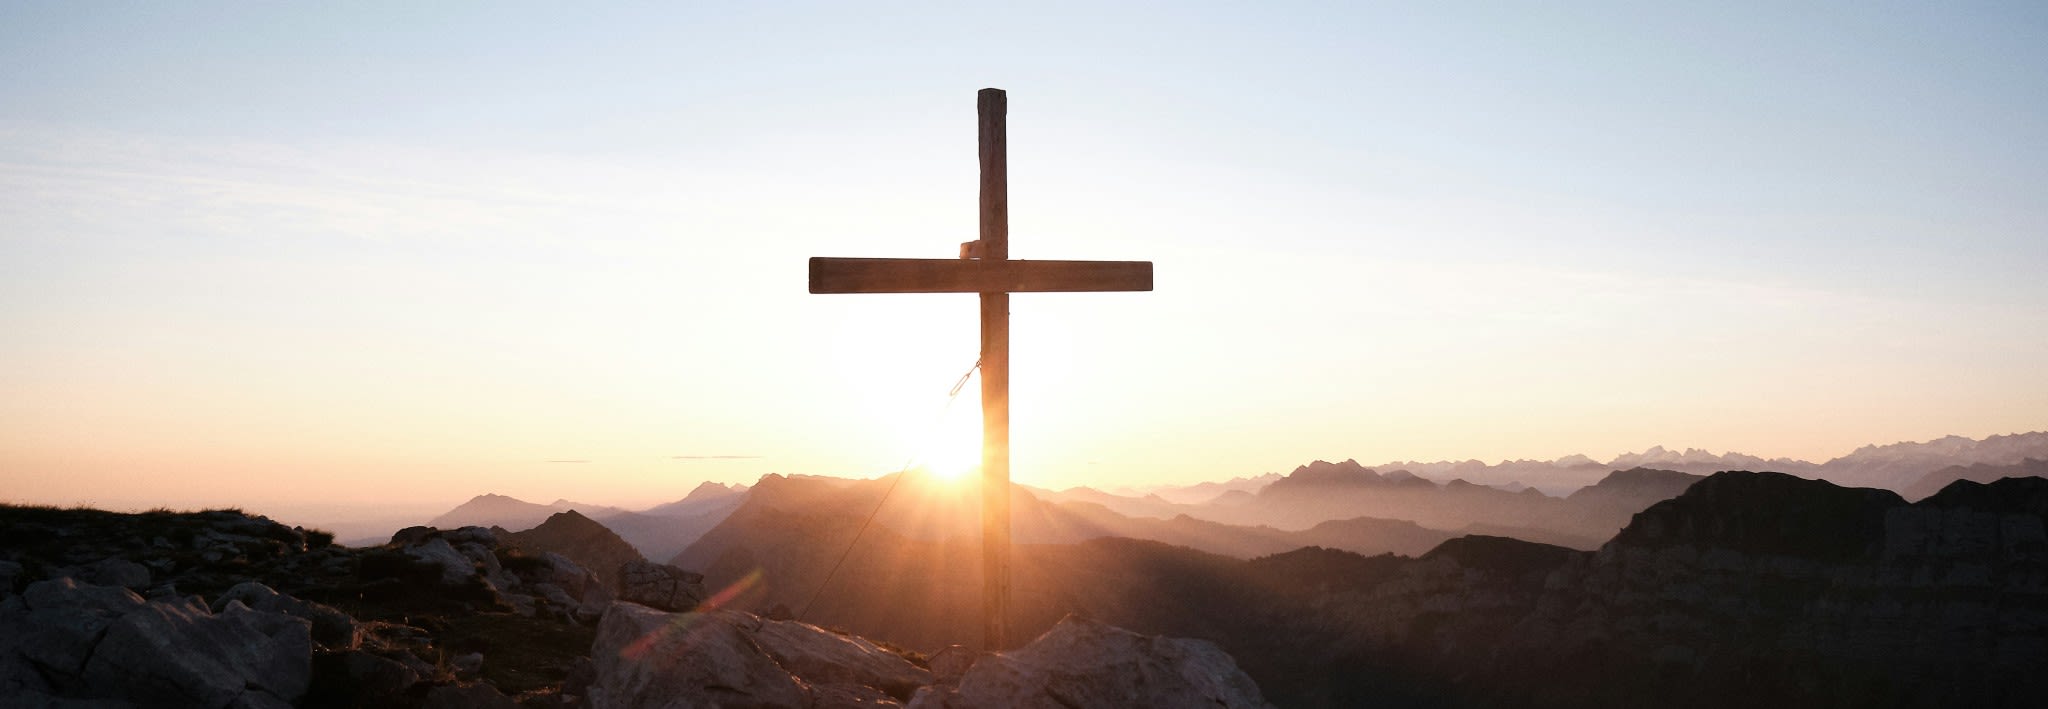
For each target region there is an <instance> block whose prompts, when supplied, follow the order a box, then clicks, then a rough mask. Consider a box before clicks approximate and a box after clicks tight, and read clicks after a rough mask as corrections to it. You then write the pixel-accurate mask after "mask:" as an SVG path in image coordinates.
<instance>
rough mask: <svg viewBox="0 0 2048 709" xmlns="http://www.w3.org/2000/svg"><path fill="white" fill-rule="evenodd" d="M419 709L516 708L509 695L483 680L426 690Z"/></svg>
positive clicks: (516, 704) (515, 703) (516, 705)
mask: <svg viewBox="0 0 2048 709" xmlns="http://www.w3.org/2000/svg"><path fill="white" fill-rule="evenodd" d="M419 706H420V709H518V707H519V704H518V703H517V702H514V701H512V698H511V697H507V696H505V694H504V693H503V692H499V691H498V688H497V687H493V686H491V685H489V684H485V683H483V682H468V683H462V684H444V685H441V686H438V687H435V688H433V689H429V690H427V696H426V700H425V701H423V702H420V705H419Z"/></svg>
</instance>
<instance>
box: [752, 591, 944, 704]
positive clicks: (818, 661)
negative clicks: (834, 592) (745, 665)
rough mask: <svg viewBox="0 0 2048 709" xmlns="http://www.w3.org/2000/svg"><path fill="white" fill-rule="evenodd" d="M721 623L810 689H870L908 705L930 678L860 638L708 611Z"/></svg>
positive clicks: (792, 623) (794, 623)
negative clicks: (811, 686)
mask: <svg viewBox="0 0 2048 709" xmlns="http://www.w3.org/2000/svg"><path fill="white" fill-rule="evenodd" d="M713 615H714V616H715V617H717V618H718V619H719V621H721V622H726V623H731V624H733V625H734V626H736V627H738V628H739V629H740V630H742V631H745V632H746V633H747V635H748V636H749V637H751V638H752V639H753V641H754V644H755V645H756V646H758V647H760V648H761V651H762V652H766V653H768V656H769V657H772V658H775V663H776V664H779V665H781V666H782V669H785V670H789V672H790V673H791V674H794V675H796V676H798V677H802V678H803V679H804V681H805V682H807V683H809V684H814V685H831V684H851V685H860V686H863V687H872V688H875V689H879V690H882V692H883V693H885V694H888V695H890V696H894V697H897V698H900V699H909V698H910V695H911V693H912V692H915V691H917V688H918V687H922V686H925V685H927V684H931V683H932V673H931V671H930V670H927V669H925V668H922V667H918V666H917V665H913V664H910V661H909V660H905V659H903V657H902V656H900V655H897V654H895V653H892V652H889V651H887V650H883V649H882V648H881V647H880V646H877V645H875V644H874V643H872V642H868V641H867V639H865V638H860V637H856V636H852V635H841V634H838V633H834V632H831V631H828V630H825V629H823V628H820V627H818V626H815V625H810V624H808V623H800V622H797V621H792V620H768V619H765V618H760V617H757V616H753V615H750V614H746V613H740V612H737V611H714V612H713Z"/></svg>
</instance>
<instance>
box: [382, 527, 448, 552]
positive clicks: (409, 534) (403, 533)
mask: <svg viewBox="0 0 2048 709" xmlns="http://www.w3.org/2000/svg"><path fill="white" fill-rule="evenodd" d="M438 531H440V530H438V529H434V528H433V527H406V528H405V529H401V530H398V531H397V532H394V533H392V535H391V543H392V544H396V545H399V546H408V547H409V546H412V545H415V544H418V543H420V542H422V541H425V540H426V538H427V537H428V536H430V535H432V534H434V533H435V532H438Z"/></svg>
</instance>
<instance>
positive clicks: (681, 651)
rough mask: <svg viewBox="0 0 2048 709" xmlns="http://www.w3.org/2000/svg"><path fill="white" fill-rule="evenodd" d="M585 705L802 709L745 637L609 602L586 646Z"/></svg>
mask: <svg viewBox="0 0 2048 709" xmlns="http://www.w3.org/2000/svg"><path fill="white" fill-rule="evenodd" d="M590 655H591V659H592V660H593V661H595V663H596V665H597V672H596V681H595V682H593V683H592V685H591V687H590V693H589V695H588V696H589V699H590V705H591V706H592V707H597V708H598V709H638V708H640V707H647V708H649V709H652V708H654V707H672V706H673V707H692V706H705V707H709V706H734V707H737V706H753V707H803V706H806V705H807V704H808V701H809V697H808V696H807V694H806V693H805V691H804V687H803V685H802V684H800V683H798V682H797V680H796V678H795V677H792V676H790V674H789V673H788V672H786V671H784V670H783V669H782V667H781V666H780V665H777V664H776V663H775V660H774V659H772V658H770V657H769V656H768V654H767V653H764V652H762V651H761V649H760V648H759V647H758V646H756V645H755V644H754V642H753V641H752V640H751V639H749V638H748V637H747V634H746V633H745V632H744V631H742V630H740V629H739V628H738V627H735V626H734V625H732V624H731V623H727V622H721V620H720V619H719V617H718V616H717V615H715V614H710V613H667V612H663V611H660V610H656V609H653V608H649V607H646V606H642V605H638V604H633V603H614V604H612V606H611V608H610V609H608V610H606V611H605V614H604V620H602V621H601V622H599V623H598V626H597V639H596V641H594V642H593V643H591V649H590Z"/></svg>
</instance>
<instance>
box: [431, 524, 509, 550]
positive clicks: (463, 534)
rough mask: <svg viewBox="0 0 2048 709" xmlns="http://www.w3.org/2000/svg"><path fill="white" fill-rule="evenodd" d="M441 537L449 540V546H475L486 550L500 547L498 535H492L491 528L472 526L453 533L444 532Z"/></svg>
mask: <svg viewBox="0 0 2048 709" xmlns="http://www.w3.org/2000/svg"><path fill="white" fill-rule="evenodd" d="M441 536H442V537H443V538H445V539H447V540H448V543H449V544H455V545H462V544H475V545H477V546H481V547H484V548H485V549H496V548H497V547H498V535H496V534H492V533H491V529H490V528H489V527H478V526H474V525H472V526H468V527H463V528H461V529H456V530H453V531H448V532H442V533H441Z"/></svg>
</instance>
